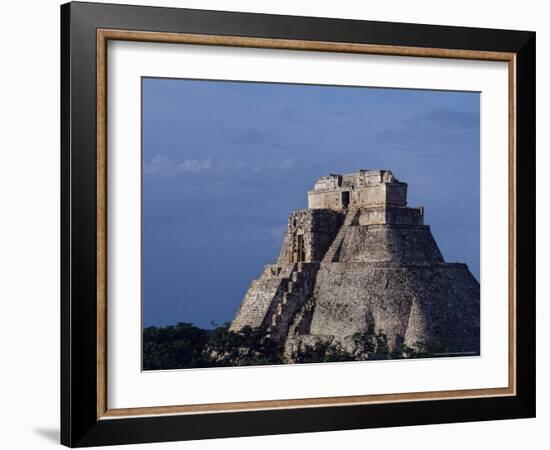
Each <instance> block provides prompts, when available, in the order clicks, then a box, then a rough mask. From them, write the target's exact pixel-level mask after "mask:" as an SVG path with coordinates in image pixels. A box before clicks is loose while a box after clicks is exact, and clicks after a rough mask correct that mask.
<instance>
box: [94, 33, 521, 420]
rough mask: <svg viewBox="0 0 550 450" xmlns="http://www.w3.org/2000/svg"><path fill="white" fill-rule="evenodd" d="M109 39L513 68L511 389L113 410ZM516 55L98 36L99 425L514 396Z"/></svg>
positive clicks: (221, 39) (165, 36)
mask: <svg viewBox="0 0 550 450" xmlns="http://www.w3.org/2000/svg"><path fill="white" fill-rule="evenodd" d="M109 40H122V41H141V42H158V43H172V44H175V43H180V44H196V45H218V46H233V47H252V48H267V49H287V50H309V51H324V52H342V53H364V54H379V55H392V56H416V57H433V58H452V59H471V60H488V61H502V62H507V63H508V74H509V77H508V79H509V82H508V86H509V89H508V96H509V102H508V104H509V108H508V109H509V111H508V130H509V131H508V140H509V144H508V186H509V188H508V214H509V217H508V255H509V259H508V280H509V281H508V309H509V317H508V331H509V332H508V387H505V388H489V389H467V390H449V391H431V392H411V393H402V394H378V395H358V396H342V397H323V398H302V399H288V400H265V401H249V402H232V403H211V404H201V405H174V406H150V407H141V408H120V409H109V408H108V405H107V357H106V354H107V219H106V214H107V42H108V41H109ZM515 99H516V55H515V53H506V52H489V51H475V50H455V49H444V48H422V47H403V46H388V45H372V44H353V43H349V44H348V43H335V42H321V41H298V40H285V39H264V38H246V37H236V36H220V35H199V34H180V33H157V32H147V31H128V30H112V29H98V30H97V354H98V360H97V418H98V419H114V418H121V417H129V416H152V415H166V414H197V413H219V412H234V411H252V410H265V409H289V408H304V407H323V406H345V405H357V404H373V403H390V402H405V401H408V402H410V401H421V400H449V399H461V398H476V397H477V398H479V397H497V396H513V395H516V377H515V374H516V294H515V293H516V234H515V230H516V161H515V158H516V157H515V155H516V144H515V141H516V137H515V129H516V101H515Z"/></svg>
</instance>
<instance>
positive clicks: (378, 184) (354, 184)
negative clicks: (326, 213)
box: [308, 170, 407, 211]
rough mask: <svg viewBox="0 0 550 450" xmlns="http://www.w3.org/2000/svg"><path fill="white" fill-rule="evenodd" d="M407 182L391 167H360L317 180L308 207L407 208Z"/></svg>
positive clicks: (310, 194)
mask: <svg viewBox="0 0 550 450" xmlns="http://www.w3.org/2000/svg"><path fill="white" fill-rule="evenodd" d="M406 206H407V183H403V182H401V181H399V180H398V179H397V178H395V177H394V176H393V174H392V172H391V171H390V170H359V171H358V172H355V173H350V174H344V175H338V174H331V175H328V176H324V177H321V178H319V179H318V180H317V182H316V183H315V185H314V187H313V189H312V190H310V191H309V192H308V208H309V209H332V210H336V211H341V210H345V209H348V208H372V207H406Z"/></svg>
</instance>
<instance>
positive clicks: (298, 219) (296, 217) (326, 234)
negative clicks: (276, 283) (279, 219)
mask: <svg viewBox="0 0 550 450" xmlns="http://www.w3.org/2000/svg"><path fill="white" fill-rule="evenodd" d="M342 222H343V215H342V214H340V213H338V212H336V211H333V210H330V209H300V210H297V211H294V212H293V213H292V214H291V215H290V217H289V219H288V228H287V232H286V233H285V237H284V241H283V246H282V248H281V252H280V255H279V259H278V263H279V264H288V263H292V262H298V261H297V258H296V252H297V240H298V235H300V236H301V239H302V240H303V249H304V253H305V254H304V259H303V261H302V262H316V261H321V260H322V259H323V256H324V254H325V252H326V251H327V249H328V248H329V246H330V244H331V243H332V241H333V239H334V236H336V233H338V230H339V229H340V226H341V224H342Z"/></svg>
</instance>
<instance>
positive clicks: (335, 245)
mask: <svg viewBox="0 0 550 450" xmlns="http://www.w3.org/2000/svg"><path fill="white" fill-rule="evenodd" d="M358 215H359V208H350V209H349V210H348V213H347V214H346V218H345V219H344V223H343V224H342V226H341V227H340V230H338V234H337V235H336V237H335V238H334V240H333V241H332V244H330V247H329V248H328V250H327V252H326V253H325V256H324V257H323V262H324V263H330V262H335V261H337V260H338V256H339V254H340V248H341V246H342V242H344V238H345V237H346V233H347V231H348V227H350V226H352V225H354V224H355V221H356V219H357V216H358Z"/></svg>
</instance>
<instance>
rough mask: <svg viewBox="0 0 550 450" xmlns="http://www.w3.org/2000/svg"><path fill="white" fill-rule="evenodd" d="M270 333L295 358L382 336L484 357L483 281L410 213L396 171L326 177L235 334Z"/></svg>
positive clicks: (254, 290) (416, 211)
mask: <svg viewBox="0 0 550 450" xmlns="http://www.w3.org/2000/svg"><path fill="white" fill-rule="evenodd" d="M245 325H249V326H251V327H262V328H263V329H265V331H266V334H269V336H270V337H272V338H274V339H278V340H279V341H280V342H281V343H284V345H285V349H286V350H287V355H289V354H291V353H292V351H294V350H296V349H298V348H300V346H303V345H305V344H309V345H312V344H314V343H315V342H318V341H327V342H330V343H338V344H340V345H341V346H342V347H343V348H345V349H346V350H348V351H350V352H352V353H353V352H355V353H357V352H359V351H360V349H358V348H357V347H356V344H354V340H353V339H352V337H353V336H354V335H357V333H368V332H369V330H370V332H372V330H375V332H376V333H383V334H385V335H386V336H387V339H388V345H389V347H390V349H394V348H396V347H397V346H399V345H400V344H406V345H407V346H409V347H412V348H420V347H421V346H430V345H431V346H432V347H435V348H438V349H440V351H441V352H442V353H445V354H447V353H449V354H455V353H464V354H479V283H478V281H477V280H476V279H475V278H474V277H473V275H472V274H471V273H470V271H469V270H468V267H467V266H466V264H461V263H446V262H445V261H444V260H443V256H442V255H441V252H440V251H439V248H438V246H437V244H436V242H435V240H434V238H433V236H432V234H431V231H430V227H429V226H428V225H424V209H423V208H422V207H417V208H410V207H408V206H407V184H406V183H403V182H400V181H398V180H397V179H396V178H395V177H394V176H393V174H392V173H391V172H390V171H388V170H370V171H367V170H360V171H359V172H356V173H353V174H346V175H329V176H326V177H322V178H320V179H319V180H318V181H317V182H316V183H315V185H314V187H313V189H312V190H311V191H309V192H308V209H302V210H297V211H294V212H293V213H291V214H290V217H289V219H288V229H287V231H286V234H285V237H284V241H283V246H282V249H281V252H280V255H279V258H278V260H277V261H276V263H274V264H269V265H267V266H266V267H265V268H264V271H263V273H262V274H261V276H260V277H259V278H258V279H257V280H254V281H253V282H252V284H251V285H250V288H249V289H248V292H247V293H246V296H245V298H244V299H243V301H242V304H241V306H240V308H239V311H238V313H237V315H236V317H235V320H234V321H233V322H232V324H231V329H232V330H239V329H241V328H242V327H244V326H245Z"/></svg>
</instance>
